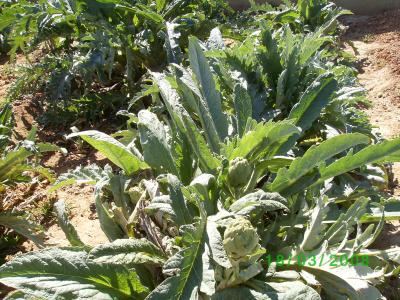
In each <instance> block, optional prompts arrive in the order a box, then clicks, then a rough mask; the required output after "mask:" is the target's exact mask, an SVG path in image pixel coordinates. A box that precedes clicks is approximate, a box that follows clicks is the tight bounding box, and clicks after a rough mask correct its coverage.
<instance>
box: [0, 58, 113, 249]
mask: <svg viewBox="0 0 400 300" xmlns="http://www.w3.org/2000/svg"><path fill="white" fill-rule="evenodd" d="M25 62H26V61H25V59H24V57H23V56H18V57H17V60H16V64H17V65H18V64H22V63H25ZM15 67H16V66H15V65H12V64H10V63H8V62H7V61H5V60H4V59H3V60H2V61H0V103H1V102H2V100H3V99H5V97H6V94H7V90H8V88H10V87H11V85H12V83H13V82H14V81H15V79H16V76H15V75H14V74H13V69H15ZM42 97H43V95H42V94H40V93H36V94H33V95H25V96H23V97H22V98H21V99H18V100H15V101H14V102H13V103H12V105H13V112H14V122H15V126H14V131H15V132H14V136H13V140H14V141H18V140H23V139H24V138H26V136H27V135H28V133H29V131H30V130H31V129H32V128H33V127H34V126H35V127H37V129H38V130H37V140H38V141H40V142H49V143H52V144H55V145H58V146H60V147H63V148H65V149H67V151H68V154H67V155H64V154H62V153H61V152H54V153H48V154H45V155H44V156H43V157H42V158H41V164H42V165H43V166H45V167H48V168H49V169H50V170H51V171H52V172H53V173H54V176H55V177H57V176H59V175H60V174H62V173H65V172H67V171H68V170H71V169H74V168H76V167H77V166H79V165H89V164H93V163H96V164H98V165H102V166H104V165H105V164H107V163H109V162H108V161H107V159H105V158H104V157H102V156H101V154H99V153H98V152H97V151H95V150H94V149H92V148H91V147H89V146H87V145H86V146H83V147H82V146H81V145H78V144H76V143H75V142H74V141H70V140H67V139H66V138H65V136H66V135H67V134H69V133H70V132H71V131H70V130H69V128H63V127H62V126H59V127H53V128H43V126H41V125H40V124H38V122H37V120H38V119H39V117H40V116H41V115H42V114H43V105H42V102H41V101H40V99H41V98H42ZM86 129H89V128H86ZM50 185H51V184H50V182H49V181H48V180H46V179H42V178H39V177H37V178H35V179H34V183H33V184H24V183H22V184H18V185H16V186H13V187H10V188H8V189H7V191H6V192H5V193H4V194H2V195H0V202H1V203H2V204H3V208H4V205H8V206H11V207H19V206H20V207H23V208H24V209H25V210H26V211H27V212H29V213H30V214H31V215H32V217H33V218H34V219H36V221H38V222H40V223H41V224H42V225H43V226H44V227H45V230H46V231H45V233H46V236H47V241H46V243H47V244H48V245H54V246H66V245H68V241H67V240H66V239H65V235H64V233H63V232H62V230H61V228H60V227H59V226H58V224H57V222H56V219H55V216H54V213H53V204H54V202H55V201H57V200H59V199H61V200H64V201H65V203H66V207H67V209H68V211H69V213H70V218H71V219H72V220H71V222H72V224H73V225H74V226H75V227H76V229H77V231H78V233H79V234H80V237H81V239H82V240H83V242H85V243H87V244H89V245H96V244H99V243H104V242H107V241H108V239H107V237H106V236H105V234H104V233H103V231H102V230H101V228H100V224H99V221H98V219H97V215H96V210H95V206H94V196H93V187H91V186H77V185H74V186H69V187H65V188H62V189H60V190H58V191H56V192H55V193H52V194H49V193H48V188H49V187H50ZM35 248H36V247H35V245H33V244H32V242H30V241H26V242H25V243H24V244H23V245H22V246H19V247H17V248H16V249H10V254H11V255H15V254H16V252H19V251H22V252H24V251H30V250H33V249H35Z"/></svg>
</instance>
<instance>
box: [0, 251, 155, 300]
mask: <svg viewBox="0 0 400 300" xmlns="http://www.w3.org/2000/svg"><path fill="white" fill-rule="evenodd" d="M0 282H1V283H3V284H5V285H7V286H10V287H13V288H15V289H18V290H20V291H21V292H23V293H26V294H27V295H30V296H34V297H38V298H44V299H79V300H80V299H105V300H106V299H113V300H122V299H132V297H133V298H136V299H144V297H145V296H146V294H147V293H148V289H147V288H146V287H145V286H143V285H142V284H141V282H140V280H139V278H138V276H137V274H136V273H135V272H133V271H129V270H128V269H126V268H124V267H122V266H116V265H107V264H104V265H102V264H97V263H93V262H91V261H88V260H87V253H86V252H84V251H79V250H74V249H72V248H71V249H57V248H52V249H45V250H40V251H34V252H29V253H26V254H23V255H19V256H17V257H15V258H14V259H13V260H12V261H10V262H9V263H6V264H4V265H3V266H1V267H0Z"/></svg>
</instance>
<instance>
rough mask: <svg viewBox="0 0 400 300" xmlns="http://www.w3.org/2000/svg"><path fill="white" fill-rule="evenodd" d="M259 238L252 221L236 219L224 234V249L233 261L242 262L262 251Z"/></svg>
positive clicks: (241, 218)
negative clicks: (243, 259)
mask: <svg viewBox="0 0 400 300" xmlns="http://www.w3.org/2000/svg"><path fill="white" fill-rule="evenodd" d="M258 241H259V237H258V234H257V231H256V229H255V228H254V227H253V225H251V223H250V221H248V220H246V219H245V218H243V217H236V218H235V219H233V220H232V222H231V223H230V224H229V225H228V226H227V228H226V229H225V232H224V241H223V244H224V249H225V251H226V253H227V254H228V256H229V258H231V259H232V260H241V259H242V258H245V257H247V256H250V255H252V254H254V253H255V252H256V251H257V250H259V249H260V245H259V244H258Z"/></svg>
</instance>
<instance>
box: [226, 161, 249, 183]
mask: <svg viewBox="0 0 400 300" xmlns="http://www.w3.org/2000/svg"><path fill="white" fill-rule="evenodd" d="M252 171H253V170H252V167H251V165H250V163H249V161H248V160H247V159H245V158H243V157H237V158H235V159H234V160H232V161H231V162H230V163H229V169H228V182H229V184H230V185H231V186H232V187H243V186H245V185H246V184H247V183H248V182H249V180H250V177H251V173H252Z"/></svg>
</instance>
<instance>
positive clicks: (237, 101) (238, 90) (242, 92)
mask: <svg viewBox="0 0 400 300" xmlns="http://www.w3.org/2000/svg"><path fill="white" fill-rule="evenodd" d="M233 104H234V106H235V115H236V122H237V128H236V131H237V133H238V134H239V136H240V137H241V136H243V134H244V130H245V128H246V124H247V120H248V119H249V118H251V117H252V115H253V112H252V101H251V98H250V95H249V94H248V92H247V90H246V89H245V88H244V87H242V85H241V84H236V85H235V89H234V97H233Z"/></svg>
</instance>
